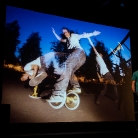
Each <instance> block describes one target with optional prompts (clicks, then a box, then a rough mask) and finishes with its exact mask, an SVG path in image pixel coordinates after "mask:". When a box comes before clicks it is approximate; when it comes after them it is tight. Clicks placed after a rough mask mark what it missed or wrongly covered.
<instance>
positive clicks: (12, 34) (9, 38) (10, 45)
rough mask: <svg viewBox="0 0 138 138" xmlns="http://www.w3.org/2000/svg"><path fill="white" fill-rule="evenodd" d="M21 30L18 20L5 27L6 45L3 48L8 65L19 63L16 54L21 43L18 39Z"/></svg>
mask: <svg viewBox="0 0 138 138" xmlns="http://www.w3.org/2000/svg"><path fill="white" fill-rule="evenodd" d="M19 30H20V26H19V24H18V21H17V20H15V21H13V22H11V23H6V25H5V45H4V47H3V49H4V54H3V55H4V61H5V63H6V64H14V63H15V62H16V61H17V58H16V56H15V52H16V49H17V46H18V44H19V43H20V40H19V39H18V38H19V36H20V33H19Z"/></svg>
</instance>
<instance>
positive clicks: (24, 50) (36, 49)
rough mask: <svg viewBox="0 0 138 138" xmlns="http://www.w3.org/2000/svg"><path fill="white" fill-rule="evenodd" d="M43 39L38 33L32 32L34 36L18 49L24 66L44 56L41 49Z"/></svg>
mask: <svg viewBox="0 0 138 138" xmlns="http://www.w3.org/2000/svg"><path fill="white" fill-rule="evenodd" d="M40 41H41V37H40V36H39V33H38V32H35V33H34V32H32V34H31V35H30V36H29V37H28V39H27V40H26V43H24V44H23V46H22V47H21V48H20V49H18V52H19V58H20V59H21V63H22V65H25V64H27V63H28V62H30V61H32V60H34V59H36V58H38V57H39V56H41V55H42V52H41V48H40Z"/></svg>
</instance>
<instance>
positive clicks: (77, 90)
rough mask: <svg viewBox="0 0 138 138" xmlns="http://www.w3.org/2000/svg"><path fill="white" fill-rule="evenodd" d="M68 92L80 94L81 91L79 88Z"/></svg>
mask: <svg viewBox="0 0 138 138" xmlns="http://www.w3.org/2000/svg"><path fill="white" fill-rule="evenodd" d="M68 92H75V93H77V94H80V93H81V89H80V88H73V89H72V90H69V91H68Z"/></svg>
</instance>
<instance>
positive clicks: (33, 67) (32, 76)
mask: <svg viewBox="0 0 138 138" xmlns="http://www.w3.org/2000/svg"><path fill="white" fill-rule="evenodd" d="M38 69H39V66H38V65H36V64H32V65H31V70H33V75H30V76H29V79H32V78H34V77H35V76H36V75H37V72H38Z"/></svg>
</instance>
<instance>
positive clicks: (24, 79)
mask: <svg viewBox="0 0 138 138" xmlns="http://www.w3.org/2000/svg"><path fill="white" fill-rule="evenodd" d="M28 78H29V74H27V73H24V74H22V77H21V78H20V79H21V81H26V80H27V79H28Z"/></svg>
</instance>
